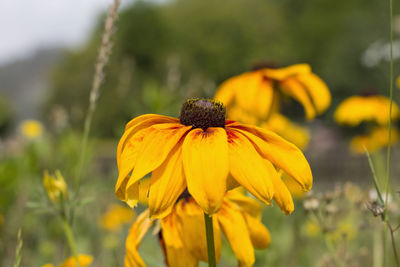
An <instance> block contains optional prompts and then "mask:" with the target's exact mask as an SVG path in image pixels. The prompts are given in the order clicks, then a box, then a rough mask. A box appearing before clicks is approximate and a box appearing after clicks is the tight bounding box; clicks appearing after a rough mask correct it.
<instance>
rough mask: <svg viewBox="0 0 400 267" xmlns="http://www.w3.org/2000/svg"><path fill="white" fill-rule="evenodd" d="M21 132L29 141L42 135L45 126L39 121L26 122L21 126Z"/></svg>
mask: <svg viewBox="0 0 400 267" xmlns="http://www.w3.org/2000/svg"><path fill="white" fill-rule="evenodd" d="M20 131H21V133H22V135H23V136H25V137H26V138H28V139H35V138H37V137H39V136H41V135H42V133H43V125H42V124H41V123H40V122H39V121H37V120H24V121H22V122H21V124H20Z"/></svg>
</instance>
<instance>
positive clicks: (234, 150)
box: [115, 99, 312, 218]
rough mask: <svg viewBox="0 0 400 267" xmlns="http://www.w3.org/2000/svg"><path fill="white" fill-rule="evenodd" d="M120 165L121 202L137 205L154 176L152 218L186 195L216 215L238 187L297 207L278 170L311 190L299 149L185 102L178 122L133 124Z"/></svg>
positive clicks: (154, 118)
mask: <svg viewBox="0 0 400 267" xmlns="http://www.w3.org/2000/svg"><path fill="white" fill-rule="evenodd" d="M117 164H118V171H119V177H118V181H117V184H116V187H115V191H116V195H117V196H118V198H120V199H121V200H123V201H126V202H127V203H128V204H130V205H135V204H136V203H137V201H138V200H139V195H140V192H141V191H143V190H140V188H141V179H142V178H143V177H144V176H145V175H147V174H149V173H152V176H151V178H150V183H149V191H148V193H147V194H146V196H148V204H149V212H150V216H151V217H152V218H161V217H164V216H166V215H167V214H169V213H170V211H171V210H172V208H173V205H174V204H175V202H176V201H177V199H178V197H179V196H180V195H181V194H182V193H183V192H184V191H185V189H186V188H187V190H188V192H189V193H190V195H191V196H192V197H193V198H194V199H195V201H196V202H197V203H198V204H199V206H200V207H201V208H202V209H203V210H204V211H205V212H206V213H207V214H209V215H212V214H214V213H216V212H218V210H220V209H221V207H222V203H223V198H224V195H225V192H226V191H227V190H229V189H231V188H233V187H234V186H237V185H238V184H240V185H242V186H243V187H244V188H246V189H247V190H248V191H249V192H250V193H252V194H253V195H254V196H255V197H257V198H258V199H260V200H261V201H263V202H264V203H267V204H269V203H270V201H271V199H272V198H274V199H275V200H277V199H278V200H282V199H288V198H290V199H291V197H290V193H289V191H288V190H287V188H286V186H285V185H284V183H283V182H282V180H281V179H280V178H279V176H278V174H277V170H276V169H275V167H274V165H275V166H276V167H278V168H280V169H282V170H283V171H284V172H285V173H287V174H288V175H290V176H291V177H293V178H294V179H295V180H296V181H297V182H298V183H299V184H300V185H301V186H302V188H303V190H306V191H307V190H309V189H310V188H311V187H312V174H311V170H310V166H309V165H308V162H307V160H306V159H305V157H304V155H303V153H302V152H301V150H300V149H298V148H297V147H296V146H295V145H293V144H291V143H289V142H287V141H286V140H285V139H283V138H281V137H280V136H278V135H276V134H275V133H273V132H271V131H268V130H265V129H262V128H258V127H255V126H251V125H246V124H241V123H238V122H235V121H230V120H225V107H224V106H223V105H222V104H221V103H219V102H215V101H212V100H205V99H191V100H188V101H187V102H185V103H184V105H183V107H182V110H181V114H180V118H179V119H176V118H171V117H166V116H160V115H154V114H148V115H142V116H139V117H137V118H135V119H133V120H132V121H130V122H129V123H128V124H127V125H126V128H125V132H124V134H123V136H122V137H121V139H120V141H119V144H118V149H117ZM228 174H230V175H231V176H228Z"/></svg>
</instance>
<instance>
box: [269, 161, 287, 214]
mask: <svg viewBox="0 0 400 267" xmlns="http://www.w3.org/2000/svg"><path fill="white" fill-rule="evenodd" d="M264 164H267V165H271V167H272V168H273V166H272V164H271V162H269V161H268V160H264ZM272 184H273V185H274V190H275V194H274V200H275V202H276V204H278V206H279V207H280V208H281V210H282V212H283V213H285V214H286V215H288V214H290V213H292V212H293V210H294V203H293V198H292V195H291V194H290V191H289V189H288V188H287V187H286V185H285V183H284V182H283V181H282V179H281V177H280V175H277V176H275V177H273V179H272Z"/></svg>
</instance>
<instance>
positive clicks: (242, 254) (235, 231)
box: [125, 191, 271, 267]
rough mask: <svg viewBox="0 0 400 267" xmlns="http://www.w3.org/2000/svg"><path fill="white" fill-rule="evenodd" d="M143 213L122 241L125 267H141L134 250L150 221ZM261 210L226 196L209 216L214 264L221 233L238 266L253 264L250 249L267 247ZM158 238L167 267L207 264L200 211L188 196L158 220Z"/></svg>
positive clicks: (232, 193)
mask: <svg viewBox="0 0 400 267" xmlns="http://www.w3.org/2000/svg"><path fill="white" fill-rule="evenodd" d="M149 213H150V212H149V210H146V211H144V212H143V213H142V214H141V215H139V217H138V218H137V220H136V222H135V223H134V224H133V225H132V227H131V230H130V232H129V235H128V238H127V240H126V256H125V267H144V266H146V264H145V263H144V262H143V260H142V258H141V257H140V255H139V252H138V249H139V246H140V243H141V241H142V239H143V237H144V235H145V234H146V232H147V231H148V230H149V229H150V227H151V226H152V224H154V222H155V221H154V220H151V219H150V218H149ZM260 220H261V206H260V204H259V203H258V202H257V201H255V200H254V199H251V198H249V197H246V196H244V195H243V194H240V193H238V192H235V191H230V192H228V193H227V194H226V197H225V198H224V200H223V204H222V207H221V209H220V210H219V211H218V212H217V213H216V214H215V215H214V216H213V221H214V222H213V227H214V239H215V252H216V258H217V261H218V260H219V257H220V251H221V234H220V233H221V230H222V232H223V233H224V235H225V237H226V239H227V240H228V242H229V243H230V245H231V247H232V250H233V252H234V253H235V255H236V257H237V259H238V262H239V266H243V267H246V266H252V265H253V264H254V261H255V258H254V248H258V249H264V248H266V247H268V245H269V243H270V239H271V238H270V234H269V231H268V229H267V228H266V227H265V226H264V225H263V224H262V223H261V221H260ZM160 225H161V227H160V228H161V229H160V232H159V234H158V236H159V240H160V244H161V247H162V249H163V252H164V255H165V262H166V264H167V266H171V267H191V266H198V263H199V261H205V262H207V261H208V256H207V242H206V237H205V235H204V233H203V231H200V230H199V229H204V228H205V225H204V215H203V210H202V209H201V207H200V206H199V205H197V204H196V202H195V201H194V199H193V198H191V197H190V196H186V197H183V198H182V199H180V200H179V201H178V202H177V203H176V205H175V206H174V208H173V210H172V212H171V213H170V214H169V215H168V216H166V217H164V218H163V219H161V223H160Z"/></svg>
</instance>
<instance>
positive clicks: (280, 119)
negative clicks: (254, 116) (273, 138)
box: [261, 113, 310, 149]
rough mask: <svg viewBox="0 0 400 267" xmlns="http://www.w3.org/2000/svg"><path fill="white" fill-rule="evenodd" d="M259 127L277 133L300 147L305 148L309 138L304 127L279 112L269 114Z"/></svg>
mask: <svg viewBox="0 0 400 267" xmlns="http://www.w3.org/2000/svg"><path fill="white" fill-rule="evenodd" d="M261 127H262V128H265V129H267V130H270V131H272V132H275V133H277V134H279V135H280V136H282V137H283V138H285V139H286V140H288V141H290V142H292V143H293V144H295V145H296V146H297V147H298V148H300V149H305V148H306V147H307V145H308V141H309V140H310V134H309V132H308V131H307V130H306V129H305V128H303V127H301V126H299V125H297V124H295V123H292V122H291V121H290V120H289V119H288V118H286V117H285V116H283V115H282V114H280V113H274V114H271V117H270V118H269V119H268V120H267V121H266V122H264V123H262V124H261Z"/></svg>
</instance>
